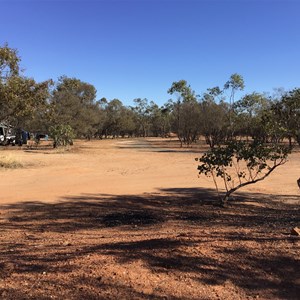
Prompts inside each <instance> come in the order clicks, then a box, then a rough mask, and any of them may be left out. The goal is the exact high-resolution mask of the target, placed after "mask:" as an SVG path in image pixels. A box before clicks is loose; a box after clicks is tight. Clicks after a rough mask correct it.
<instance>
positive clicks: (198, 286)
mask: <svg viewBox="0 0 300 300" xmlns="http://www.w3.org/2000/svg"><path fill="white" fill-rule="evenodd" d="M201 151H203V146H202V147H200V148H199V147H194V148H191V149H181V148H179V147H178V144H177V143H175V142H174V141H173V140H159V139H132V140H129V139H128V140H127V139H124V140H105V141H90V142H82V141H78V142H77V143H75V146H74V148H73V149H71V150H70V151H57V150H52V149H50V148H47V147H46V146H43V145H41V146H40V148H39V149H26V148H23V149H18V148H17V147H16V148H12V147H8V148H3V149H2V151H0V155H2V154H3V155H4V154H9V155H12V156H13V157H16V158H18V159H19V160H20V161H21V162H22V163H23V164H24V168H22V169H16V170H2V171H0V174H1V182H0V190H1V195H0V204H1V205H0V225H1V232H0V298H1V299H300V247H299V246H300V238H299V237H297V236H292V235H290V231H291V229H292V228H293V227H295V226H298V227H300V211H299V204H300V191H299V188H298V186H297V183H296V180H297V178H299V177H300V153H299V152H295V153H294V154H292V155H291V157H290V161H289V162H288V163H287V164H285V165H284V166H282V167H281V168H279V169H278V170H276V171H275V173H274V174H271V175H270V177H269V178H267V179H266V180H265V181H264V182H261V183H259V184H257V185H254V186H252V187H248V188H247V189H243V190H242V191H241V192H240V193H239V194H237V195H236V196H235V199H236V201H234V202H232V203H231V204H230V205H229V207H228V208H225V209H224V208H219V207H218V206H216V194H215V191H214V189H213V185H212V183H211V182H210V181H209V180H208V179H207V178H203V177H200V178H198V177H197V175H198V174H197V170H196V169H197V162H196V161H195V160H194V158H195V157H199V156H201Z"/></svg>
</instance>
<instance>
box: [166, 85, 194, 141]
mask: <svg viewBox="0 0 300 300" xmlns="http://www.w3.org/2000/svg"><path fill="white" fill-rule="evenodd" d="M168 93H169V94H171V95H173V94H175V95H176V96H177V101H174V102H173V101H172V114H173V128H174V130H175V132H176V134H177V137H178V139H179V141H180V143H181V146H182V145H183V144H186V145H187V146H189V145H191V144H192V143H193V142H195V141H196V140H197V139H198V137H199V132H200V130H199V121H200V107H199V103H198V102H197V97H196V95H195V92H194V91H193V90H192V88H191V86H190V85H188V83H187V82H186V81H185V80H179V81H177V82H173V83H172V86H171V88H170V89H169V90H168Z"/></svg>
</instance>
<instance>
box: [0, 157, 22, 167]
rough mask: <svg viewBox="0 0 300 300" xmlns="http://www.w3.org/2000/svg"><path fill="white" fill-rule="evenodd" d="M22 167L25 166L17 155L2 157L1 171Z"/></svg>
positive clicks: (0, 158)
mask: <svg viewBox="0 0 300 300" xmlns="http://www.w3.org/2000/svg"><path fill="white" fill-rule="evenodd" d="M22 167H23V164H22V163H21V162H20V161H19V159H18V158H17V157H16V156H15V155H13V154H8V155H0V169H18V168H22Z"/></svg>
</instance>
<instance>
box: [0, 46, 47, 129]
mask: <svg viewBox="0 0 300 300" xmlns="http://www.w3.org/2000/svg"><path fill="white" fill-rule="evenodd" d="M20 61H21V59H20V57H19V56H18V53H17V50H15V49H11V48H9V47H8V45H4V46H3V47H0V106H1V110H0V121H2V122H7V123H10V124H12V125H14V126H22V125H24V123H25V122H26V121H27V120H30V119H31V118H32V117H33V116H34V114H35V112H37V111H42V110H44V109H45V106H46V105H47V100H48V98H49V88H50V86H51V84H52V81H51V80H48V81H44V82H41V83H37V82H35V80H34V79H32V78H27V77H25V76H24V75H23V74H22V72H21V71H20Z"/></svg>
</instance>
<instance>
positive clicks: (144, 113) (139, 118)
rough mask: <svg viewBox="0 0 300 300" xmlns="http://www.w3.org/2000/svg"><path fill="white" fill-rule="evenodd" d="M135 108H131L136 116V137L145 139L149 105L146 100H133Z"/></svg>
mask: <svg viewBox="0 0 300 300" xmlns="http://www.w3.org/2000/svg"><path fill="white" fill-rule="evenodd" d="M133 102H134V104H135V106H133V107H131V108H132V110H133V111H134V113H135V116H136V122H137V125H138V126H137V132H136V134H137V135H138V136H143V137H146V136H148V135H149V130H150V111H151V109H150V105H149V102H148V99H147V98H144V99H141V98H136V99H134V100H133Z"/></svg>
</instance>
